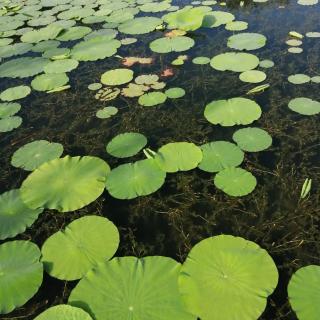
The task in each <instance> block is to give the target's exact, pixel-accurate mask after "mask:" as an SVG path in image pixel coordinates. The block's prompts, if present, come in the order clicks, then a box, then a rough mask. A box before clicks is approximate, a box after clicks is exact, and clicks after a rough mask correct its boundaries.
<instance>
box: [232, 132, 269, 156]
mask: <svg viewBox="0 0 320 320" xmlns="http://www.w3.org/2000/svg"><path fill="white" fill-rule="evenodd" d="M232 139H233V140H234V141H235V142H236V143H237V145H238V146H239V147H240V148H241V149H242V150H244V151H248V152H258V151H262V150H265V149H268V148H269V147H270V146H271V145H272V137H271V136H270V135H269V133H268V132H267V131H265V130H263V129H260V128H244V129H239V130H237V131H236V132H235V133H234V134H233V136H232Z"/></svg>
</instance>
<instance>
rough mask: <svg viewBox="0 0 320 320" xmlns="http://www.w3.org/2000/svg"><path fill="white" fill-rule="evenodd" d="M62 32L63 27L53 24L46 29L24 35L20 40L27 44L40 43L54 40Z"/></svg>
mask: <svg viewBox="0 0 320 320" xmlns="http://www.w3.org/2000/svg"><path fill="white" fill-rule="evenodd" d="M62 30H63V28H62V27H61V26H58V25H55V24H51V25H49V26H46V27H44V28H41V29H38V30H32V31H28V32H26V33H24V34H23V35H22V36H21V39H20V40H21V41H22V42H27V43H38V42H41V41H46V40H53V39H55V38H56V37H57V35H58V34H59V33H60V32H61V31H62Z"/></svg>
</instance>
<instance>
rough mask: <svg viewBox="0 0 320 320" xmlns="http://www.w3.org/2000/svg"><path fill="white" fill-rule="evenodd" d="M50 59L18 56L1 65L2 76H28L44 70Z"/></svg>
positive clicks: (0, 72) (0, 74)
mask: <svg viewBox="0 0 320 320" xmlns="http://www.w3.org/2000/svg"><path fill="white" fill-rule="evenodd" d="M48 62H49V60H48V59H45V58H39V57H36V58H31V57H26V58H18V59H13V60H9V61H7V62H5V63H3V64H1V65H0V77H7V78H27V77H32V76H34V75H36V74H39V73H41V72H43V69H44V67H45V66H46V65H47V64H48Z"/></svg>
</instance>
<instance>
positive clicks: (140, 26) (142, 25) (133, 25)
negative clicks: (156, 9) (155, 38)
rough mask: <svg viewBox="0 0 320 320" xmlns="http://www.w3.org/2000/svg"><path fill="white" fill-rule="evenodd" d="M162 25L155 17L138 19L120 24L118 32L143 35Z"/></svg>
mask: <svg viewBox="0 0 320 320" xmlns="http://www.w3.org/2000/svg"><path fill="white" fill-rule="evenodd" d="M160 24H162V20H161V19H159V18H156V17H139V18H135V19H132V20H129V21H126V22H124V23H122V24H121V25H120V26H119V27H118V30H119V31H120V32H122V33H126V34H145V33H149V32H151V31H154V30H155V29H156V27H157V26H159V25H160Z"/></svg>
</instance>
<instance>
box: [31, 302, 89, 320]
mask: <svg viewBox="0 0 320 320" xmlns="http://www.w3.org/2000/svg"><path fill="white" fill-rule="evenodd" d="M34 320H92V318H91V317H90V316H89V314H88V313H86V312H85V311H84V310H82V309H80V308H76V307H72V306H68V305H66V304H61V305H58V306H54V307H51V308H49V309H47V310H45V311H44V312H42V313H41V314H39V315H38V316H37V317H36V318H35V319H34Z"/></svg>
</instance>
